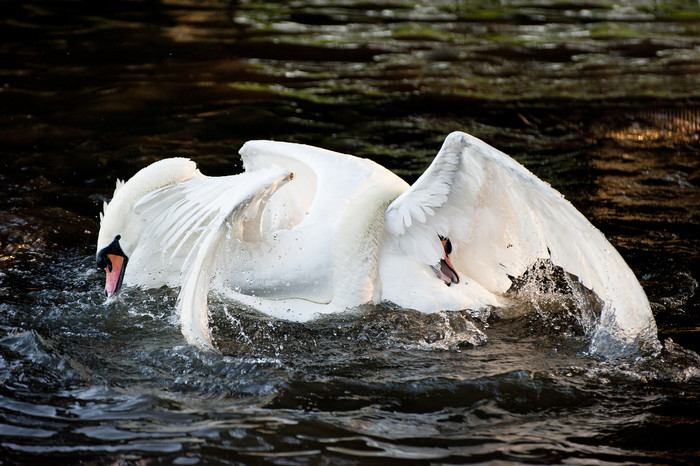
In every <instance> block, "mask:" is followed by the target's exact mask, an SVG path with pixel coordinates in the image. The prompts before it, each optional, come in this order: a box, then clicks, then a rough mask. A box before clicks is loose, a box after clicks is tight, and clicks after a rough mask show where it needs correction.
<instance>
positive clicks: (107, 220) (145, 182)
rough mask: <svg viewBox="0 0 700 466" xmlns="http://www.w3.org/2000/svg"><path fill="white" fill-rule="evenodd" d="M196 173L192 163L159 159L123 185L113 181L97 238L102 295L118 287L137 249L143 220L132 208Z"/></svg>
mask: <svg viewBox="0 0 700 466" xmlns="http://www.w3.org/2000/svg"><path fill="white" fill-rule="evenodd" d="M195 173H197V166H196V164H195V163H194V162H192V161H191V160H189V159H185V158H179V157H178V158H170V159H163V160H159V161H158V162H154V163H152V164H151V165H149V166H147V167H145V168H142V169H141V170H140V171H139V172H138V173H136V174H135V175H134V176H133V177H131V178H130V179H129V181H127V182H126V183H125V182H123V181H117V187H116V189H115V190H114V195H113V196H112V200H111V201H110V202H109V203H107V202H105V204H104V212H103V213H102V214H101V215H100V219H101V221H100V232H99V234H98V237H97V267H98V268H100V269H104V270H105V272H106V275H107V278H106V281H105V295H106V296H107V297H109V296H111V295H113V294H115V293H116V292H118V291H119V289H120V288H121V285H122V283H123V281H124V275H125V273H126V265H127V263H128V262H129V257H131V255H132V254H133V253H134V251H135V250H136V248H137V247H138V244H139V241H140V239H141V232H142V230H143V220H142V219H141V217H140V215H139V214H138V213H137V212H136V210H135V209H134V207H135V206H136V204H137V203H138V201H139V200H141V199H142V198H143V197H144V196H145V195H147V194H149V193H151V192H153V191H155V190H157V189H160V188H163V187H165V186H169V185H171V184H175V183H180V182H182V181H185V180H188V179H189V178H191V177H192V176H194V175H195Z"/></svg>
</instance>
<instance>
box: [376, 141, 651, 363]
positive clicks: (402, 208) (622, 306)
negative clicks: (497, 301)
mask: <svg viewBox="0 0 700 466" xmlns="http://www.w3.org/2000/svg"><path fill="white" fill-rule="evenodd" d="M385 221H386V228H387V230H388V231H389V232H391V233H393V234H394V235H395V236H396V241H397V243H398V245H399V247H400V248H401V249H402V250H404V251H405V252H406V253H407V254H413V255H414V257H416V258H418V259H419V260H421V261H423V262H425V263H426V264H429V265H434V264H437V263H438V262H439V260H440V258H441V257H442V256H443V254H444V251H443V249H442V247H441V244H440V242H439V240H438V235H441V236H444V237H449V238H450V240H451V242H452V245H453V252H452V255H451V256H450V257H451V259H452V264H453V265H454V266H455V268H456V269H457V270H458V271H459V272H460V273H462V274H464V275H466V276H467V277H469V278H471V279H472V280H476V281H477V282H478V283H480V284H481V285H482V286H484V287H485V288H486V289H488V290H489V291H492V292H498V293H503V292H505V291H507V290H508V288H509V287H510V286H511V280H510V278H509V277H519V276H521V275H522V274H523V273H524V272H525V271H526V270H527V269H528V268H529V267H530V266H532V265H533V264H534V263H535V262H537V261H538V260H540V259H545V260H546V259H550V260H551V261H552V263H553V264H554V265H557V266H560V267H562V268H563V269H564V270H566V271H567V272H569V273H570V274H573V275H576V276H577V277H578V279H579V280H580V282H581V283H582V284H583V285H584V286H586V287H588V288H590V289H592V290H593V291H594V292H595V293H596V294H597V295H598V297H599V298H600V299H601V300H602V301H603V303H604V307H603V310H602V314H601V316H600V319H599V321H598V325H597V326H596V328H595V330H594V334H593V338H592V343H591V350H592V351H593V352H601V353H606V354H610V353H614V354H620V353H626V352H628V351H630V350H635V349H637V348H639V347H644V346H647V347H649V346H652V347H654V348H655V345H656V344H658V342H657V340H656V324H655V322H654V319H653V316H652V313H651V309H650V306H649V302H648V300H647V298H646V295H645V294H644V290H643V289H642V287H641V286H640V284H639V282H638V281H637V279H636V278H635V276H634V274H633V273H632V271H631V270H630V268H629V267H628V266H627V264H626V263H625V261H624V260H623V259H622V257H621V256H620V255H619V254H618V253H617V251H616V250H615V249H614V248H613V247H612V245H610V243H609V242H608V241H607V240H606V239H605V237H604V236H603V234H602V233H601V232H600V231H598V230H597V229H596V228H595V227H594V226H593V225H591V224H590V222H588V220H586V218H585V217H584V216H583V215H582V214H581V213H580V212H578V211H577V210H576V209H575V208H574V207H573V206H572V205H571V204H570V203H569V202H568V201H566V200H565V199H564V198H563V196H562V195H561V194H559V193H558V192H557V191H555V190H554V189H552V188H551V187H550V186H549V185H548V184H546V183H544V182H542V181H541V180H540V179H538V178H537V177H536V176H534V175H533V174H532V173H530V172H529V171H528V170H527V169H525V168H524V167H523V166H521V165H520V164H518V163H517V162H516V161H514V160H513V159H511V158H510V157H508V156H507V155H506V154H504V153H502V152H500V151H498V150H497V149H495V148H493V147H491V146H489V145H488V144H486V143H484V142H483V141H480V140H479V139H476V138H474V137H472V136H470V135H468V134H465V133H460V132H455V133H452V134H450V135H449V136H448V137H447V138H446V139H445V142H444V144H443V146H442V148H441V149H440V152H439V153H438V155H437V157H436V158H435V160H434V161H433V163H432V164H431V166H430V167H429V168H428V170H427V171H426V172H425V173H424V174H423V175H422V176H421V177H420V178H419V179H418V180H417V181H416V183H415V184H414V185H413V186H412V187H411V189H409V190H408V191H406V192H404V193H403V194H402V195H401V196H400V197H399V198H397V199H396V200H395V201H394V202H393V203H392V204H391V205H390V206H389V207H388V208H387V211H386V213H385Z"/></svg>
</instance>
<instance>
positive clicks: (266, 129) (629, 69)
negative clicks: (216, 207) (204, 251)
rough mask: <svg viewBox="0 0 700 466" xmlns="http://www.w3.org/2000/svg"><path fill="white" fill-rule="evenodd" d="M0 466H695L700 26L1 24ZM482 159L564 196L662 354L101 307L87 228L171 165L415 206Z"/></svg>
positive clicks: (498, 330)
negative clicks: (627, 273) (635, 290)
mask: <svg viewBox="0 0 700 466" xmlns="http://www.w3.org/2000/svg"><path fill="white" fill-rule="evenodd" d="M0 12H1V14H0V18H1V19H0V23H1V24H2V28H0V36H1V37H2V41H1V42H0V58H1V60H0V122H1V124H0V463H3V464H5V463H7V464H10V463H32V464H36V463H46V462H52V463H68V464H75V463H79V462H81V463H88V464H105V463H118V464H136V463H138V464H146V463H156V464H161V463H164V464H204V463H207V464H231V463H235V464H258V463H272V464H308V463H311V464H387V463H389V464H390V463H396V464H405V463H406V462H408V461H411V462H415V463H433V464H434V463H479V462H515V463H569V464H571V463H583V464H609V463H635V464H639V463H652V464H679V463H688V464H690V463H696V462H697V461H698V457H699V456H698V455H700V444H699V443H698V438H700V428H699V427H698V426H700V402H699V399H700V357H699V356H698V355H697V354H696V352H697V351H700V300H699V299H698V290H697V287H698V270H700V248H699V246H700V238H699V234H698V232H699V231H700V226H699V224H700V216H699V212H700V153H699V152H698V151H699V150H700V143H699V141H698V135H699V132H700V91H699V89H700V7H699V6H698V4H697V2H693V1H677V2H664V3H663V4H662V3H661V2H654V1H641V0H640V1H625V2H620V3H619V4H611V3H608V2H598V1H591V2H587V3H586V5H585V7H577V6H575V5H574V4H573V3H565V2H564V3H559V2H528V1H522V2H507V1H503V2H496V1H487V2H469V1H458V0H454V1H447V0H444V1H435V2H424V4H423V5H422V6H421V5H414V4H412V3H411V2H400V1H392V0H387V1H383V2H379V3H371V2H359V1H341V0H335V1H334V0H328V1H325V2H319V1H296V2H247V1H240V2H236V1H230V2H225V1H218V0H210V1H201V2H200V1H194V0H164V1H151V2H145V1H144V2H140V1H120V0H115V1H110V2H94V1H87V0H85V1H44V2H39V1H27V2H4V3H3V4H2V5H1V6H0ZM453 130H463V131H466V132H469V133H471V134H473V135H475V136H477V137H479V138H481V139H483V140H485V141H486V142H488V143H490V144H492V145H494V146H496V147H498V148H499V149H501V150H503V151H505V152H506V153H508V154H510V155H512V156H513V157H514V158H516V159H517V160H518V161H520V162H521V163H523V164H524V165H526V166H527V167H528V168H529V169H530V170H532V171H533V172H534V173H535V174H537V175H538V176H539V177H541V178H542V179H544V180H546V181H547V182H549V183H550V184H552V185H553V186H554V187H555V188H557V189H558V190H559V191H561V192H562V193H563V194H565V195H566V197H567V198H568V199H569V200H571V202H572V203H573V204H574V205H575V206H576V207H577V208H579V209H580V210H581V211H582V212H583V213H584V214H585V215H586V216H587V217H588V218H589V219H590V220H591V221H592V222H593V223H594V224H595V225H596V226H597V227H598V228H600V229H601V230H602V231H603V233H605V235H606V236H607V237H608V238H609V239H610V241H611V242H612V243H613V244H614V245H615V247H616V248H617V249H618V250H619V251H620V253H621V254H622V255H623V257H624V258H625V259H626V261H627V262H628V264H629V265H630V266H631V267H632V269H633V270H634V271H635V273H636V274H637V276H638V278H639V279H640V282H641V284H642V286H643V287H644V288H645V290H646V292H647V295H648V297H649V300H650V302H651V305H652V309H653V311H654V314H655V317H656V320H657V324H658V326H659V338H660V340H661V342H662V343H663V345H664V347H663V350H662V351H661V352H660V354H658V355H652V356H650V355H638V356H637V357H631V358H627V359H622V360H611V359H605V358H600V357H593V356H591V355H589V354H588V353H587V348H588V338H587V336H586V335H585V332H584V329H583V328H582V327H581V323H580V319H579V317H580V314H579V310H577V309H575V308H574V309H572V308H571V307H570V306H567V305H566V299H565V298H562V297H561V296H559V295H558V294H557V291H556V290H550V291H548V292H546V291H543V292H542V295H541V296H540V297H539V299H538V300H537V301H536V302H535V304H533V305H532V309H530V312H529V313H528V314H526V315H524V316H522V317H520V318H517V319H497V318H494V317H490V318H487V317H486V315H484V316H483V318H479V316H476V317H474V316H472V315H471V314H469V313H467V312H450V313H439V314H435V315H430V316H426V315H422V314H418V313H415V312H411V311H405V310H401V309H396V308H394V307H392V306H389V305H381V306H369V307H366V308H363V309H360V310H357V312H355V313H351V314H348V315H341V316H336V317H332V318H325V319H321V320H319V321H315V322H311V323H307V324H292V323H287V322H280V321H273V320H271V319H267V318H264V317H260V316H258V315H256V314H255V313H253V312H250V311H246V310H243V309H239V308H237V307H236V306H235V304H234V303H229V302H225V301H221V300H218V301H217V300H214V302H213V304H212V312H213V316H212V317H213V319H214V322H215V325H216V330H215V338H216V340H217V342H218V345H219V347H220V349H221V354H218V353H212V352H202V351H200V350H197V349H195V348H193V347H191V346H188V345H187V344H186V343H185V341H184V338H183V337H182V335H181V333H180V330H179V326H178V323H177V321H176V320H175V317H174V309H175V301H176V297H177V291H176V290H167V289H161V290H146V291H143V290H136V289H126V290H124V293H122V295H121V296H120V298H119V300H117V301H115V302H112V303H109V304H105V303H104V299H103V296H102V287H103V283H104V276H103V272H102V271H100V270H97V268H96V266H95V260H94V254H95V251H94V244H95V242H96V237H97V231H98V228H99V225H98V213H99V211H100V210H101V203H102V200H103V199H104V198H108V197H109V196H110V195H111V193H112V191H113V188H114V182H115V179H116V178H118V177H119V178H128V177H129V176H131V175H132V174H133V173H135V172H136V171H137V170H138V169H139V168H141V167H143V166H145V165H147V164H148V163H150V162H152V161H155V160H157V159H160V158H163V157H166V156H173V155H179V156H186V157H191V158H192V159H193V160H195V161H196V162H197V163H198V164H199V166H200V169H201V170H202V171H203V172H204V173H205V174H209V175H220V174H231V173H236V172H238V171H239V170H240V169H241V164H240V159H239V158H238V156H237V150H238V148H239V147H240V146H241V145H242V143H243V142H245V141H246V140H249V139H256V138H259V139H275V140H285V141H293V142H303V143H308V144H313V145H317V146H321V147H325V148H329V149H334V150H338V151H342V152H348V153H352V154H355V155H359V156H364V157H369V158H371V159H373V160H376V161H377V162H379V163H381V164H382V165H384V166H386V167H387V168H389V169H391V170H393V171H395V172H396V173H398V174H399V175H400V176H402V177H404V178H405V179H406V180H407V181H409V182H412V181H413V180H415V178H416V177H417V176H418V175H420V173H422V171H423V170H424V169H425V168H426V167H427V165H428V164H429V162H430V160H432V157H433V156H434V155H435V153H436V152H437V149H438V148H439V146H440V144H441V142H442V139H443V138H444V137H445V135H447V134H448V133H449V132H451V131H453Z"/></svg>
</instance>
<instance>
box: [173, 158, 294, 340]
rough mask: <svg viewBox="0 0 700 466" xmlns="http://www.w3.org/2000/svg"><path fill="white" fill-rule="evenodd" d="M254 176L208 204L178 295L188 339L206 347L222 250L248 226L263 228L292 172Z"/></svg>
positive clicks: (240, 181) (182, 321)
mask: <svg viewBox="0 0 700 466" xmlns="http://www.w3.org/2000/svg"><path fill="white" fill-rule="evenodd" d="M254 175H255V176H245V177H240V178H239V179H237V180H236V181H237V183H236V184H235V188H230V189H229V190H228V191H227V192H226V193H225V195H222V196H220V197H217V198H216V199H215V201H214V202H209V203H208V204H207V206H206V209H205V211H204V212H205V213H204V214H203V217H206V218H208V220H207V221H204V222H201V224H202V228H201V230H199V232H198V235H197V238H196V240H194V246H193V248H192V249H191V252H190V253H189V255H188V257H187V259H186V261H185V263H186V267H185V269H184V270H185V272H184V276H183V278H182V286H181V288H180V295H179V296H178V309H179V313H180V321H181V325H182V333H183V334H184V335H185V337H186V338H187V340H188V342H190V343H192V344H195V345H197V346H200V347H202V348H211V339H210V335H209V315H208V311H207V296H208V293H209V282H210V280H211V278H212V276H213V275H214V274H215V273H216V271H217V269H218V268H219V266H220V265H221V264H222V258H223V254H221V252H222V250H223V249H225V248H226V244H227V242H228V241H229V240H231V239H234V240H235V239H240V237H242V236H243V235H244V230H245V229H246V228H252V229H255V230H258V229H259V227H260V218H261V215H260V213H261V211H262V209H263V206H264V204H265V202H266V200H267V199H269V197H270V196H271V195H272V194H273V193H274V192H275V190H277V188H278V187H279V186H281V185H282V184H284V183H285V182H287V181H289V180H290V179H291V174H290V173H289V172H286V171H284V170H280V169H277V170H261V171H258V172H256V173H255V174H254ZM200 194H201V192H200ZM205 194H210V192H208V193H205ZM232 236H237V238H232Z"/></svg>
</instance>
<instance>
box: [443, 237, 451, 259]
mask: <svg viewBox="0 0 700 466" xmlns="http://www.w3.org/2000/svg"><path fill="white" fill-rule="evenodd" d="M443 246H444V247H445V254H447V255H448V256H449V255H450V254H452V242H451V241H450V239H449V238H447V239H445V243H444V244H443Z"/></svg>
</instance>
